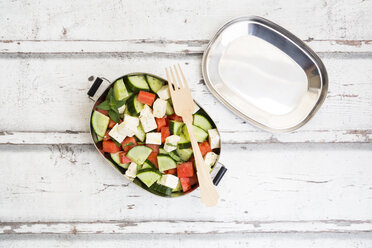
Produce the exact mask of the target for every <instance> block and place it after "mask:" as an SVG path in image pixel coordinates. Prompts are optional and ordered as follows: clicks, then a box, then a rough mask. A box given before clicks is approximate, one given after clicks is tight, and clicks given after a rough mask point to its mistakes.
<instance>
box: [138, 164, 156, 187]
mask: <svg viewBox="0 0 372 248" xmlns="http://www.w3.org/2000/svg"><path fill="white" fill-rule="evenodd" d="M137 177H138V178H139V179H140V180H141V181H142V182H143V183H144V184H146V186H147V187H149V188H150V187H151V185H153V184H154V183H155V182H156V181H157V180H158V179H159V178H160V177H161V173H160V172H159V171H158V170H156V169H151V168H147V169H143V170H140V171H138V172H137Z"/></svg>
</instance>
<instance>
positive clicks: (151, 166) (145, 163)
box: [142, 159, 156, 169]
mask: <svg viewBox="0 0 372 248" xmlns="http://www.w3.org/2000/svg"><path fill="white" fill-rule="evenodd" d="M147 168H152V169H156V167H155V165H154V164H153V163H151V161H150V160H148V159H146V161H145V162H144V163H143V165H142V169H147Z"/></svg>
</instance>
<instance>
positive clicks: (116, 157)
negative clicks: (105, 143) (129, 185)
mask: <svg viewBox="0 0 372 248" xmlns="http://www.w3.org/2000/svg"><path fill="white" fill-rule="evenodd" d="M119 153H120V152H117V153H110V156H111V158H112V160H114V162H115V163H116V164H117V165H119V166H120V167H123V168H124V169H128V167H129V164H130V163H125V164H122V163H120V157H119Z"/></svg>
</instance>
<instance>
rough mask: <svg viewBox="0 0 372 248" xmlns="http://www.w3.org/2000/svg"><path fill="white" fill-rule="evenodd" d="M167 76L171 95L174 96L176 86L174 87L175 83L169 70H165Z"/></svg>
mask: <svg viewBox="0 0 372 248" xmlns="http://www.w3.org/2000/svg"><path fill="white" fill-rule="evenodd" d="M165 74H166V75H167V80H168V84H169V91H170V93H171V94H172V93H173V92H174V88H173V87H174V85H173V82H172V80H171V78H170V76H169V72H168V68H165Z"/></svg>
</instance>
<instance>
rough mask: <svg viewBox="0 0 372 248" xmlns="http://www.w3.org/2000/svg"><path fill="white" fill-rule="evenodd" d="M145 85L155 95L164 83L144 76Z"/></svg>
mask: <svg viewBox="0 0 372 248" xmlns="http://www.w3.org/2000/svg"><path fill="white" fill-rule="evenodd" d="M146 79H147V83H148V84H149V86H150V88H151V90H152V91H153V92H155V93H157V92H158V91H159V90H160V88H161V87H163V85H164V81H163V80H160V79H159V78H156V77H153V76H150V75H146Z"/></svg>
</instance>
